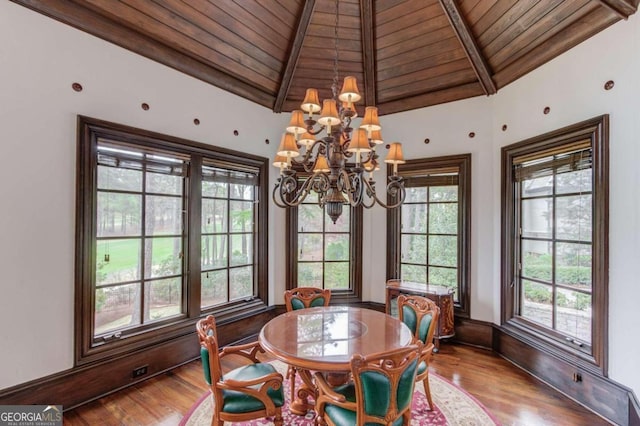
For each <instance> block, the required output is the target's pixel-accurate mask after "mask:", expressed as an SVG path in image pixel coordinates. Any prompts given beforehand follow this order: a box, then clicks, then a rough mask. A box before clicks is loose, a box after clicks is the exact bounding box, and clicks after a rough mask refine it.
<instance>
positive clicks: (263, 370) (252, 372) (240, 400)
mask: <svg viewBox="0 0 640 426" xmlns="http://www.w3.org/2000/svg"><path fill="white" fill-rule="evenodd" d="M275 372H276V369H275V368H273V366H272V365H271V364H251V365H246V366H243V367H240V368H236V369H235V370H232V371H230V372H229V373H227V374H225V375H224V377H223V380H226V379H234V380H251V379H256V378H258V377H262V376H266V375H267V374H270V373H275ZM252 387H253V388H255V389H258V388H259V387H260V385H254V386H252ZM267 395H269V397H270V398H271V399H272V400H273V403H274V405H275V406H276V407H282V406H283V405H284V392H283V391H282V387H280V388H278V389H273V388H269V390H268V391H267ZM222 398H223V399H224V405H223V406H222V411H224V412H226V413H247V412H249V411H258V410H263V409H264V404H263V403H262V402H260V400H258V399H256V398H254V397H252V396H251V395H247V394H246V393H243V392H238V391H231V390H226V389H225V390H223V391H222Z"/></svg>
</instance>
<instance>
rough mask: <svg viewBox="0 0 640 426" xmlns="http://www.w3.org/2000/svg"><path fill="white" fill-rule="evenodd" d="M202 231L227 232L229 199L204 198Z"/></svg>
mask: <svg viewBox="0 0 640 426" xmlns="http://www.w3.org/2000/svg"><path fill="white" fill-rule="evenodd" d="M202 232H206V233H217V232H227V201H225V200H212V199H210V198H204V199H203V200H202Z"/></svg>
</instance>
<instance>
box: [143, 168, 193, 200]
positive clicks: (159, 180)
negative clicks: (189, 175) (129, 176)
mask: <svg viewBox="0 0 640 426" xmlns="http://www.w3.org/2000/svg"><path fill="white" fill-rule="evenodd" d="M183 181H184V178H183V177H182V176H172V175H165V174H160V173H150V172H147V187H146V191H147V192H154V193H157V194H173V195H182V182H183Z"/></svg>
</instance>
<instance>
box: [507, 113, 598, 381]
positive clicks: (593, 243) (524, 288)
mask: <svg viewBox="0 0 640 426" xmlns="http://www.w3.org/2000/svg"><path fill="white" fill-rule="evenodd" d="M606 122H607V119H606V116H603V117H599V118H597V119H594V120H590V121H588V122H585V123H581V124H578V125H575V126H572V127H569V128H567V129H563V130H560V131H557V132H554V133H552V134H549V135H543V136H540V137H538V138H534V139H533V140H529V141H524V142H521V143H518V144H515V145H510V146H507V147H505V148H503V188H504V191H503V219H504V220H503V224H504V228H503V256H502V260H503V300H504V302H505V308H506V309H505V311H504V312H503V321H504V322H505V323H506V324H507V325H508V326H509V327H511V329H512V330H513V331H514V332H516V333H519V334H522V335H526V336H527V338H533V339H536V340H540V341H543V342H545V344H547V345H549V346H550V347H553V348H555V349H556V350H557V349H560V350H561V351H563V352H568V353H569V354H570V355H569V357H570V359H571V360H577V362H578V363H580V364H584V365H585V368H590V369H592V370H597V371H600V372H604V371H606V369H605V365H604V345H603V342H604V341H605V340H603V336H604V335H603V333H605V332H606V326H604V324H606V311H607V307H606V305H607V297H606V294H607V273H606V265H607V253H606V235H607V185H608V183H607V174H608V172H607V141H606Z"/></svg>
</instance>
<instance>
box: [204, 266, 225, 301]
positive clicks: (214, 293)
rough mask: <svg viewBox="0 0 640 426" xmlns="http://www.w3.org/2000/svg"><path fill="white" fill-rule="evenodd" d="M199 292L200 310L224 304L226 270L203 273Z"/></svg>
mask: <svg viewBox="0 0 640 426" xmlns="http://www.w3.org/2000/svg"><path fill="white" fill-rule="evenodd" d="M200 292H201V293H200V294H201V296H200V306H201V307H202V308H205V307H209V306H213V305H218V304H220V303H225V302H226V301H227V270H226V269H225V270H222V271H209V272H203V273H202V275H201V287H200Z"/></svg>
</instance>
